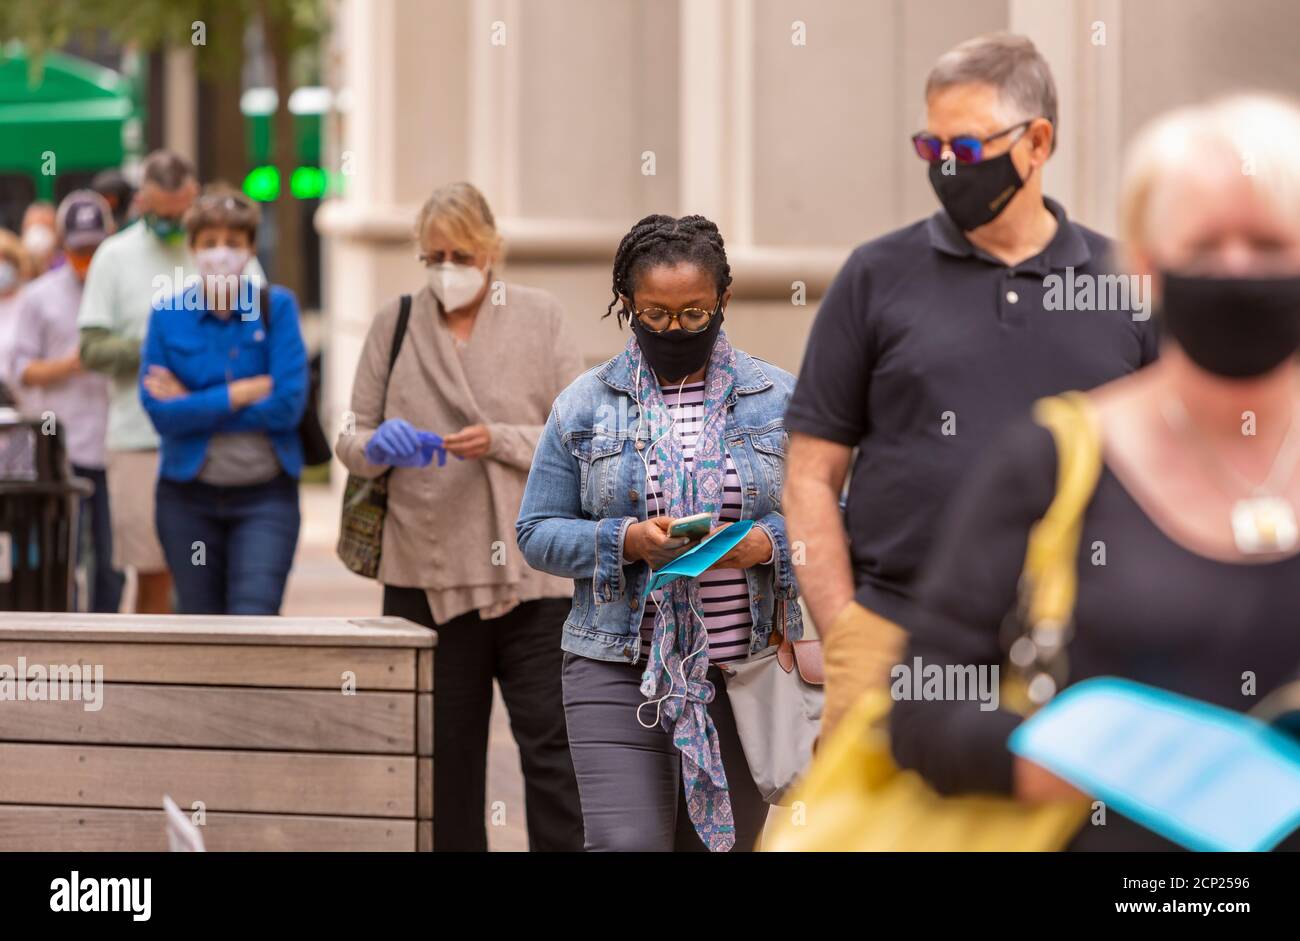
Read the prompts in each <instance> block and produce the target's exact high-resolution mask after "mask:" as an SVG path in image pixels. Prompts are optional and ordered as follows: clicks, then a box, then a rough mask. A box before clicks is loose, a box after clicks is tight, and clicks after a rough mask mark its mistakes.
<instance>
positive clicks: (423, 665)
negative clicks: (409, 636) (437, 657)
mask: <svg viewBox="0 0 1300 941" xmlns="http://www.w3.org/2000/svg"><path fill="white" fill-rule="evenodd" d="M435 633H436V632H435ZM415 688H416V689H418V690H419V691H420V692H422V693H432V692H433V648H431V647H425V648H423V649H421V650H418V651H416V654H415Z"/></svg>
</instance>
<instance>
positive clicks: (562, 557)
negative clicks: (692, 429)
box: [515, 350, 803, 663]
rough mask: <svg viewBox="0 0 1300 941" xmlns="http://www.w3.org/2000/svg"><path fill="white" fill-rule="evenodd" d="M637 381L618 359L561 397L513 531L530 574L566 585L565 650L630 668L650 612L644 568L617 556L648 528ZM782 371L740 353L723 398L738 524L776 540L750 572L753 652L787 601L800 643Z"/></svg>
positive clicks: (789, 628)
mask: <svg viewBox="0 0 1300 941" xmlns="http://www.w3.org/2000/svg"><path fill="white" fill-rule="evenodd" d="M633 381H634V377H633V375H632V373H631V372H629V371H628V369H627V368H626V367H625V366H623V365H622V358H621V357H615V358H614V359H611V360H609V361H608V362H606V363H605V364H604V365H601V366H597V367H595V368H593V369H590V370H588V371H587V372H586V373H584V374H583V375H581V376H579V377H578V378H577V379H576V380H574V382H573V384H572V385H570V386H569V387H568V388H567V389H565V390H564V391H563V392H562V393H560V396H559V398H557V399H556V400H555V405H554V406H553V407H552V409H551V415H550V418H549V419H548V420H547V423H546V428H545V429H544V430H543V432H542V437H541V440H540V441H539V442H538V445H537V451H536V453H535V454H534V456H533V467H532V470H531V472H530V473H529V475H528V484H527V486H526V487H525V489H524V499H523V505H522V506H521V507H520V510H519V521H518V522H517V523H516V525H515V532H516V534H517V536H518V540H519V549H520V551H522V552H523V554H524V558H525V559H526V560H527V561H528V564H529V565H531V566H532V567H533V568H536V569H540V570H541V571H544V572H550V573H551V574H553V575H559V576H562V577H565V578H572V579H573V607H572V608H571V609H570V611H569V617H568V619H567V620H566V621H565V623H564V638H563V642H562V645H561V646H562V647H563V648H564V650H566V651H568V652H569V653H573V654H577V655H579V656H583V657H589V658H591V659H593V660H612V661H625V662H628V663H636V662H637V661H638V660H639V659H640V657H641V644H640V627H641V619H642V616H643V613H644V610H645V603H646V599H645V598H644V597H643V595H644V592H645V585H646V578H647V575H648V574H649V566H648V565H647V564H646V563H645V562H640V561H639V562H628V561H626V560H625V559H624V558H623V537H624V535H625V534H626V533H627V529H628V527H629V526H631V525H632V524H633V523H636V522H638V521H640V520H644V519H645V518H646V499H645V485H646V469H645V464H644V463H643V462H642V459H641V458H642V455H643V454H644V453H645V449H646V448H648V447H649V445H650V438H649V433H648V432H649V429H648V427H644V426H646V425H648V423H645V422H642V423H638V421H637V418H638V415H637V412H638V407H637V403H636V400H635V398H634V394H635V393H634V388H633ZM793 389H794V377H793V376H791V375H790V374H789V373H788V372H785V371H784V370H782V369H778V368H777V367H775V366H773V365H771V364H770V363H766V362H762V361H761V360H757V359H754V358H753V357H751V356H749V355H748V354H746V353H743V352H741V351H740V350H736V380H735V387H734V389H733V390H732V393H731V397H730V398H729V399H728V400H727V403H726V404H727V419H726V424H725V431H724V434H725V437H726V447H727V450H728V451H729V452H730V454H731V458H732V461H733V462H734V463H735V465H736V472H737V473H738V474H739V476H740V482H741V500H742V507H741V518H742V519H752V520H754V521H755V523H756V525H757V526H760V527H762V529H763V530H764V532H766V533H767V535H768V537H769V538H770V539H771V540H772V545H773V547H774V551H773V561H772V563H771V564H769V565H756V566H754V567H752V568H749V569H746V571H745V576H746V581H747V582H748V583H749V609H750V614H751V616H752V619H753V631H752V634H751V636H750V648H749V649H750V653H751V654H754V653H758V652H759V651H761V650H763V649H764V648H765V647H766V646H767V645H768V643H769V638H770V637H771V634H772V612H773V608H774V607H775V605H774V602H775V601H776V600H777V599H778V598H779V599H781V600H782V601H783V602H784V605H783V607H784V610H785V615H784V617H785V625H784V634H785V636H786V637H788V638H790V639H791V640H797V639H799V638H800V637H801V636H802V635H803V618H802V614H801V612H800V609H799V604H798V602H797V601H796V598H797V596H798V588H797V587H796V585H795V579H794V574H793V572H792V571H791V570H790V546H789V543H788V541H787V539H786V534H785V517H784V516H782V515H781V484H782V476H783V471H784V463H785V444H786V433H785V422H784V416H785V407H786V402H787V401H788V400H789V398H790V393H791V391H792V390H793Z"/></svg>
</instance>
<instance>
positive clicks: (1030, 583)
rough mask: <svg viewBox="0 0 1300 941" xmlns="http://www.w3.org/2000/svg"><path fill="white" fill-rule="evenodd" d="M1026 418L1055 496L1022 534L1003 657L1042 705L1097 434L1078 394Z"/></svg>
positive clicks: (1064, 613)
mask: <svg viewBox="0 0 1300 941" xmlns="http://www.w3.org/2000/svg"><path fill="white" fill-rule="evenodd" d="M1034 420H1035V421H1036V422H1038V424H1040V425H1042V426H1043V427H1045V428H1046V429H1047V430H1048V431H1050V432H1051V433H1052V438H1053V439H1054V441H1055V443H1056V455H1057V470H1056V496H1055V497H1053V498H1052V502H1051V504H1050V505H1049V506H1048V508H1047V511H1046V512H1045V513H1044V514H1043V516H1042V518H1041V519H1040V520H1039V521H1038V522H1037V523H1035V524H1034V525H1033V527H1032V528H1031V529H1030V531H1029V541H1028V545H1027V546H1026V550H1025V563H1024V567H1023V569H1022V571H1021V575H1020V589H1019V605H1018V606H1017V607H1018V622H1019V624H1018V626H1019V629H1020V637H1019V638H1018V639H1017V640H1016V641H1015V642H1014V643H1013V644H1012V645H1011V649H1010V658H1011V661H1012V665H1013V666H1014V667H1016V668H1017V669H1018V670H1019V671H1020V672H1021V674H1022V675H1024V676H1026V677H1027V678H1028V684H1027V689H1026V694H1027V697H1028V699H1029V701H1030V703H1031V704H1032V705H1042V704H1043V703H1044V702H1046V701H1047V699H1050V698H1051V696H1052V695H1054V694H1055V693H1056V690H1057V688H1058V687H1059V685H1061V682H1062V681H1063V676H1060V675H1054V674H1058V673H1059V670H1058V669H1057V668H1058V666H1059V664H1061V663H1063V660H1062V654H1063V653H1064V651H1065V647H1066V645H1067V644H1068V643H1069V640H1070V634H1071V632H1072V629H1073V616H1074V602H1075V595H1076V592H1077V590H1078V559H1079V539H1080V536H1081V534H1082V532H1083V516H1084V513H1085V511H1086V510H1087V508H1088V504H1089V503H1090V502H1091V500H1092V495H1093V492H1094V491H1095V490H1096V488H1097V480H1098V479H1099V478H1100V476H1101V465H1102V458H1101V431H1100V428H1099V427H1098V425H1097V421H1096V416H1095V415H1094V413H1093V411H1092V408H1091V406H1090V405H1089V403H1088V400H1087V398H1086V397H1085V396H1084V395H1083V394H1082V393H1080V392H1066V393H1064V394H1062V395H1059V396H1053V397H1052V398H1046V399H1040V400H1039V401H1038V402H1036V403H1035V404H1034ZM1044 677H1045V678H1046V679H1044Z"/></svg>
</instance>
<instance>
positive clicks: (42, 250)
mask: <svg viewBox="0 0 1300 941" xmlns="http://www.w3.org/2000/svg"><path fill="white" fill-rule="evenodd" d="M57 241H58V239H57V238H56V236H55V235H54V230H53V229H51V228H50V227H49V226H48V225H33V226H28V228H27V231H26V232H24V233H23V247H24V248H26V249H27V250H28V251H29V252H31V253H32V254H33V255H35V256H36V257H37V258H44V257H45V256H46V255H48V254H49V253H50V252H52V251H54V244H55V242H57Z"/></svg>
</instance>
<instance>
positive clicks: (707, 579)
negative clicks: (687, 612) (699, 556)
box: [641, 382, 753, 663]
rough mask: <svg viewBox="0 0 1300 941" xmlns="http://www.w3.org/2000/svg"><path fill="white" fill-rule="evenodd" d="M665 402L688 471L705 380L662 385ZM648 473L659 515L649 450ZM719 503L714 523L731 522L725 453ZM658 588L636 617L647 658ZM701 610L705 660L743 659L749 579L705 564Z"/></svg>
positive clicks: (650, 510) (731, 478) (736, 484)
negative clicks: (705, 637)
mask: <svg viewBox="0 0 1300 941" xmlns="http://www.w3.org/2000/svg"><path fill="white" fill-rule="evenodd" d="M662 392H663V397H664V404H665V405H667V406H668V411H669V414H670V415H671V416H672V419H673V422H674V424H673V429H672V432H671V434H673V435H675V436H676V437H677V440H678V442H679V443H680V446H681V448H682V456H683V459H684V463H685V465H686V470H687V472H688V473H690V472H692V465H693V461H694V457H695V441H696V439H697V438H698V437H699V436H700V428H701V427H702V426H703V424H704V383H703V382H698V383H694V384H690V385H686V386H682V387H681V389H680V393H679V391H678V387H677V386H670V387H668V388H665V389H663V390H662ZM647 464H648V465H649V470H650V478H649V484H648V485H647V487H646V513H647V516H648V518H650V519H653V518H654V517H656V516H661V515H662V514H663V512H664V508H663V507H662V506H661V502H660V500H661V497H662V493H661V492H660V490H659V472H658V466H657V464H658V462H657V461H656V459H655V456H654V454H653V453H651V455H650V456H649V458H648V459H647ZM722 483H723V495H722V508H721V510H720V511H719V513H718V523H719V524H720V525H721V524H723V523H734V522H737V521H738V520H739V519H740V511H741V500H740V494H741V491H740V476H739V475H738V474H737V473H736V465H735V463H734V462H733V461H732V460H731V453H730V452H728V453H727V467H726V475H725V476H724V477H723V482H722ZM662 595H663V592H662V591H656V592H654V593H653V594H652V595H651V596H650V597H649V598H648V599H646V606H645V616H644V618H643V619H642V621H641V654H642V656H645V657H649V655H650V640H651V637H652V635H653V634H654V625H655V611H656V605H655V600H656V599H657V600H658V601H660V602H661V603H662V602H663V597H662ZM699 595H700V613H701V614H702V615H703V616H704V628H705V630H706V631H707V632H708V636H709V659H710V660H711V661H713V662H714V663H725V662H727V661H730V660H743V659H744V658H745V657H746V656H748V655H749V643H750V630H751V627H752V624H753V619H752V618H751V616H750V613H749V583H748V582H747V580H746V578H745V573H744V571H743V570H742V569H710V570H709V571H707V572H705V573H704V574H703V575H701V576H700V577H699Z"/></svg>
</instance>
